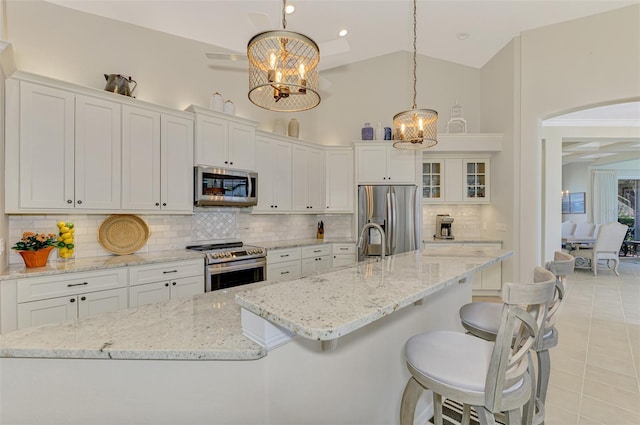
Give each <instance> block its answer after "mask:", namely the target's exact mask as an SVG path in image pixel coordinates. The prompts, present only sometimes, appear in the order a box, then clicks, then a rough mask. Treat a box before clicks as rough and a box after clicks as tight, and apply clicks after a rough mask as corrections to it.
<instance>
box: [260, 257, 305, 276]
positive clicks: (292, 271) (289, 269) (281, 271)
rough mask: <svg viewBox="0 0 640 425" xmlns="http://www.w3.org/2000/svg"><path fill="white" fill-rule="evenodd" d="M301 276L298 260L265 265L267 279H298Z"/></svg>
mask: <svg viewBox="0 0 640 425" xmlns="http://www.w3.org/2000/svg"><path fill="white" fill-rule="evenodd" d="M301 276H302V268H301V264H300V261H299V260H298V261H289V262H286V263H279V264H275V265H267V280H271V281H281V280H292V279H298V278H300V277H301Z"/></svg>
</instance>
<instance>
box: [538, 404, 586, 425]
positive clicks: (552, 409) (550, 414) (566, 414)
mask: <svg viewBox="0 0 640 425" xmlns="http://www.w3.org/2000/svg"><path fill="white" fill-rule="evenodd" d="M544 423H545V424H546V425H574V424H577V423H578V415H577V414H576V413H575V412H572V411H570V410H567V409H564V408H562V407H560V406H555V405H547V406H545V415H544Z"/></svg>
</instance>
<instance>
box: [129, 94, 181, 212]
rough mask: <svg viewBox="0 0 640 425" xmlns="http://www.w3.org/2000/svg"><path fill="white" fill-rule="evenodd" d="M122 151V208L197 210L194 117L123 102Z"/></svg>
mask: <svg viewBox="0 0 640 425" xmlns="http://www.w3.org/2000/svg"><path fill="white" fill-rule="evenodd" d="M122 149H123V152H124V155H123V159H122V161H123V166H122V168H123V170H122V175H123V190H122V198H123V200H122V209H124V210H136V211H159V210H161V211H166V212H183V213H185V212H192V211H193V168H192V164H193V162H192V161H193V120H192V119H190V117H189V116H188V115H187V114H185V116H178V115H172V114H167V113H161V112H160V111H156V110H152V109H146V108H139V107H134V106H129V105H124V106H123V107H122ZM140 158H145V161H140Z"/></svg>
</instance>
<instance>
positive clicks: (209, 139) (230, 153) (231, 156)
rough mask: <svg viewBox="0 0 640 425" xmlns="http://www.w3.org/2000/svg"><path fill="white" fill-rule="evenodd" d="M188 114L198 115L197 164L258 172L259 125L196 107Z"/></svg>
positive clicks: (196, 122)
mask: <svg viewBox="0 0 640 425" xmlns="http://www.w3.org/2000/svg"><path fill="white" fill-rule="evenodd" d="M187 111H191V112H193V113H194V114H195V152H194V154H195V157H194V162H195V164H198V165H209V166H213V167H222V168H238V169H241V170H250V171H253V170H255V169H256V153H255V149H256V127H257V126H258V123H257V122H254V121H249V120H247V119H244V118H240V117H236V116H234V115H228V114H224V113H220V112H215V111H212V110H210V109H206V108H201V107H199V106H196V105H191V106H189V107H188V108H187Z"/></svg>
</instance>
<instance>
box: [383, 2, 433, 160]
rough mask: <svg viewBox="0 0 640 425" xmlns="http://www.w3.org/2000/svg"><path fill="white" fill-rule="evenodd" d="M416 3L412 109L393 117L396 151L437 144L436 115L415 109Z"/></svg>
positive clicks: (414, 11)
mask: <svg viewBox="0 0 640 425" xmlns="http://www.w3.org/2000/svg"><path fill="white" fill-rule="evenodd" d="M416 3H417V0H413V107H412V109H410V110H408V111H404V112H400V113H399V114H396V115H395V116H394V117H393V129H394V130H393V138H394V140H395V141H394V142H393V147H394V148H396V149H414V150H418V149H428V148H431V147H433V146H435V145H437V144H438V140H437V136H438V113H437V112H436V111H434V110H433V109H417V107H416V84H417V73H416V68H417V65H416V62H417V61H416V55H417V53H416V38H417V30H416V27H417V22H416V9H417V7H416Z"/></svg>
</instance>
